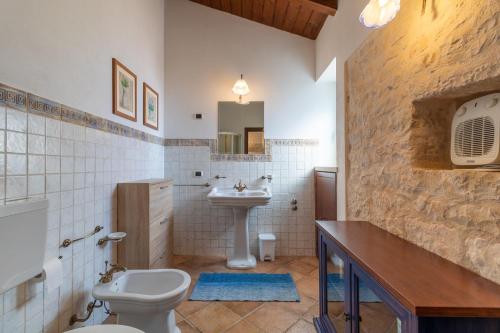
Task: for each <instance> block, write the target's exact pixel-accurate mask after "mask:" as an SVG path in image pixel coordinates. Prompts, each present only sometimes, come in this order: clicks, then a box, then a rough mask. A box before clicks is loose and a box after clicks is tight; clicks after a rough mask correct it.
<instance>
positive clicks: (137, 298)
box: [92, 269, 191, 333]
mask: <svg viewBox="0 0 500 333" xmlns="http://www.w3.org/2000/svg"><path fill="white" fill-rule="evenodd" d="M190 284H191V277H190V276H189V274H187V273H186V272H184V271H181V270H178V269H155V270H129V271H126V272H123V273H117V274H116V277H115V278H114V279H113V280H112V281H111V282H110V283H105V284H103V283H99V284H98V285H96V286H95V287H94V289H93V290H92V294H93V296H94V297H95V298H96V299H98V300H101V301H106V302H109V305H110V307H111V310H112V311H113V312H115V313H116V314H117V316H118V317H117V322H118V324H122V325H128V326H132V327H135V328H137V329H139V330H142V331H144V332H147V333H180V330H179V328H178V327H177V326H176V324H175V311H174V309H175V308H176V307H177V306H178V305H179V304H181V302H182V301H183V300H184V299H185V298H186V296H187V292H188V288H189V285H190Z"/></svg>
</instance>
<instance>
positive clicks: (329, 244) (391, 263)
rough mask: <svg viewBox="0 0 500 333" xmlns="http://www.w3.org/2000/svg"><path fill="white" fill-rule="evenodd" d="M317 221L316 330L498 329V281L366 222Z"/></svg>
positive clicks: (466, 332)
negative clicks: (317, 276)
mask: <svg viewBox="0 0 500 333" xmlns="http://www.w3.org/2000/svg"><path fill="white" fill-rule="evenodd" d="M316 223H317V226H318V227H319V231H320V233H319V248H320V278H319V281H320V282H319V283H320V311H319V312H320V313H319V317H318V318H314V324H315V326H316V329H317V331H318V332H320V333H325V332H328V333H331V332H335V333H351V332H355V333H359V332H375V333H377V332H384V333H386V332H391V333H472V332H481V333H494V332H495V333H498V332H500V286H499V285H497V284H495V283H493V282H491V281H489V280H486V279H484V278H482V277H480V276H479V275H477V274H475V273H473V272H470V271H468V270H466V269H465V268H463V267H460V266H458V265H455V264H453V263H451V262H449V261H447V260H445V259H443V258H441V257H439V256H437V255H435V254H433V253H430V252H428V251H426V250H424V249H423V248H420V247H418V246H416V245H414V244H411V243H409V242H407V241H405V240H403V239H401V238H398V237H397V236H394V235H392V234H390V233H389V232H387V231H385V230H382V229H380V228H378V227H376V226H374V225H371V224H370V223H368V222H359V221H347V222H345V221H318V222H316Z"/></svg>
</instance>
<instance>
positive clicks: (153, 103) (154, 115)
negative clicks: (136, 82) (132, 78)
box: [142, 82, 160, 130]
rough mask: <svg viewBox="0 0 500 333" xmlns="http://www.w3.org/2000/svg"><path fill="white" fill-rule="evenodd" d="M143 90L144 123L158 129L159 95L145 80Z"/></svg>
mask: <svg viewBox="0 0 500 333" xmlns="http://www.w3.org/2000/svg"><path fill="white" fill-rule="evenodd" d="M142 92H143V94H142V105H143V108H142V112H143V124H144V126H147V127H149V128H152V129H155V130H158V123H159V118H160V117H159V95H158V93H157V92H156V91H155V90H154V89H153V88H151V87H150V86H149V85H148V84H147V83H146V82H143V89H142Z"/></svg>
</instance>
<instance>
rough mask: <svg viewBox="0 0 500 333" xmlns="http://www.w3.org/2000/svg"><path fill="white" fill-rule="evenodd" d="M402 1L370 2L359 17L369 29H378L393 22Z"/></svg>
mask: <svg viewBox="0 0 500 333" xmlns="http://www.w3.org/2000/svg"><path fill="white" fill-rule="evenodd" d="M399 1H400V0H370V2H369V3H368V5H366V7H365V9H363V11H362V12H361V15H360V16H359V21H360V22H361V23H362V24H363V25H364V26H366V27H368V28H373V29H378V28H380V27H383V26H384V25H386V24H387V23H389V22H391V21H392V20H393V19H394V18H395V17H396V14H397V13H398V12H399V8H400V5H399Z"/></svg>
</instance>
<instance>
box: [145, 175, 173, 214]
mask: <svg viewBox="0 0 500 333" xmlns="http://www.w3.org/2000/svg"><path fill="white" fill-rule="evenodd" d="M171 202H172V185H170V184H169V183H158V184H152V185H151V186H150V188H149V221H150V223H152V222H153V221H156V220H164V219H165V218H166V217H167V216H168V215H169V210H171V209H172V207H171Z"/></svg>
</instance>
